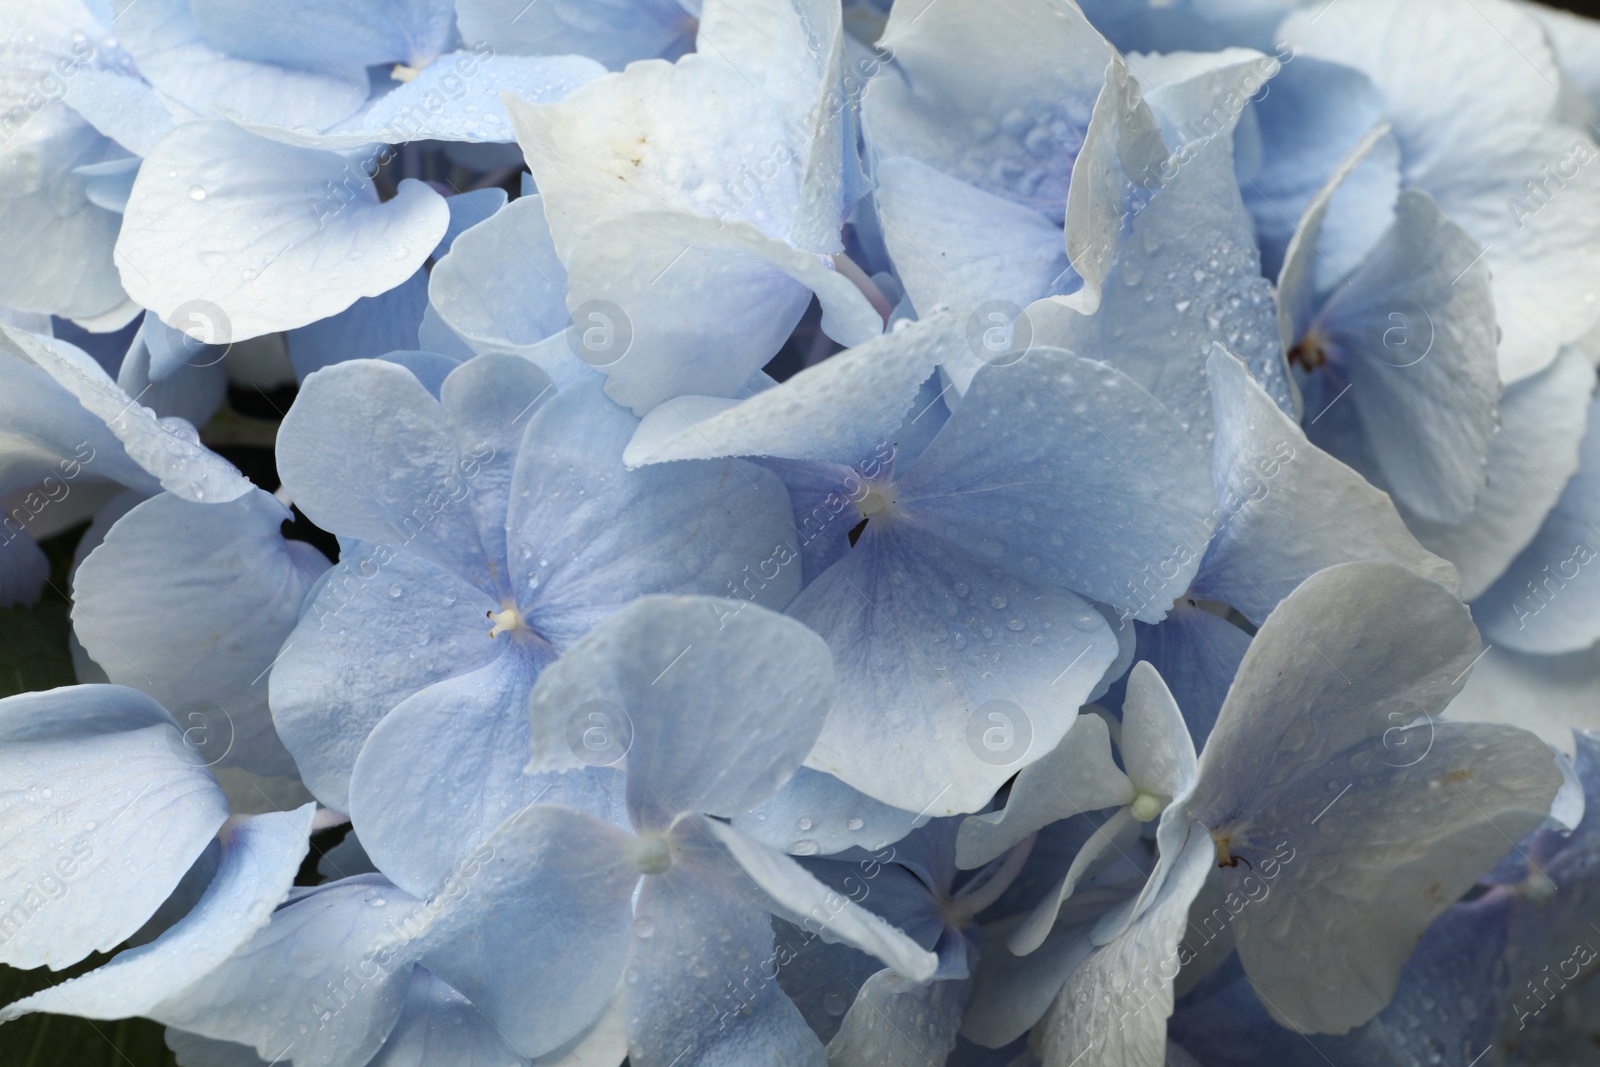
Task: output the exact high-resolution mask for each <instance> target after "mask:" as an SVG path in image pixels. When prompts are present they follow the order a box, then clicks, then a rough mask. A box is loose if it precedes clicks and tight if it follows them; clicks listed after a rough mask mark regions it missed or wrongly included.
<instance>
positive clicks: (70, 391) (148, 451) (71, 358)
mask: <svg viewBox="0 0 1600 1067" xmlns="http://www.w3.org/2000/svg"><path fill="white" fill-rule="evenodd" d="M0 353H3V354H4V355H7V356H10V357H13V358H14V359H19V360H21V361H23V362H24V363H29V364H32V365H33V367H35V368H37V369H38V370H40V371H43V372H44V374H45V375H48V376H49V377H50V378H51V379H53V380H54V383H55V386H56V387H57V388H56V389H54V390H51V389H49V388H47V387H44V384H43V382H42V381H41V380H40V378H39V377H38V376H36V375H34V374H32V373H29V374H28V375H27V376H26V377H25V378H23V380H24V381H26V382H28V383H29V388H28V389H27V390H19V393H21V395H16V396H15V400H14V403H16V404H17V410H16V411H15V413H14V414H13V413H12V412H8V413H7V415H8V424H7V428H8V429H9V430H10V431H11V432H12V433H17V434H19V436H23V437H24V438H31V439H32V440H30V441H29V444H30V445H32V446H33V448H32V449H31V451H34V452H35V455H36V456H37V453H38V452H40V451H42V452H44V454H45V455H47V456H49V459H50V461H54V460H56V459H57V456H58V455H59V456H60V457H68V456H73V457H75V459H76V461H77V462H74V463H72V465H71V466H70V467H67V466H63V467H61V468H60V469H61V471H62V473H63V474H68V473H71V474H72V476H73V477H76V472H77V471H79V470H80V469H81V467H80V466H79V464H80V463H81V465H82V466H90V465H91V464H94V463H95V462H96V460H97V459H99V460H100V462H101V463H102V464H103V465H102V466H100V467H99V468H98V471H99V472H101V473H103V474H104V476H106V477H109V478H111V479H113V480H115V481H118V482H121V483H122V484H124V485H127V486H129V487H131V488H138V489H144V490H146V491H151V492H153V491H154V489H155V486H154V485H153V484H151V483H152V480H154V481H156V482H158V483H159V484H160V486H161V488H163V489H167V490H170V491H171V492H173V493H176V494H177V495H178V496H181V497H183V498H184V499H186V500H196V501H200V500H204V501H208V502H212V503H218V502H222V501H228V500H235V499H237V498H238V497H240V496H242V495H243V494H245V493H246V492H248V491H249V490H250V489H251V488H252V486H251V484H250V482H249V481H248V480H247V479H246V478H245V477H244V476H243V475H241V474H240V473H239V472H238V471H237V470H236V469H235V468H234V467H233V465H232V464H230V463H228V462H227V461H226V460H224V459H223V458H222V457H221V456H218V455H217V454H215V453H214V452H212V451H210V450H209V449H207V448H206V447H204V446H203V445H201V444H200V443H199V441H197V440H195V439H194V436H193V430H192V429H188V428H187V427H186V426H185V427H183V428H181V429H180V428H178V427H174V426H173V425H171V424H170V423H166V422H162V421H160V420H158V419H157V418H156V415H155V413H154V412H152V411H150V410H149V409H148V408H145V407H141V406H140V405H139V404H138V403H136V402H135V401H134V400H133V398H131V397H129V396H128V395H127V394H125V393H123V392H122V390H121V389H119V388H117V386H116V384H115V383H113V382H112V381H111V379H110V378H109V377H107V376H106V373H105V371H103V370H101V369H100V366H99V365H98V364H97V363H95V362H94V360H92V359H90V358H89V357H88V356H87V355H85V354H84V353H83V352H81V351H79V350H78V349H76V348H74V347H72V346H71V345H69V344H66V343H65V342H62V341H55V340H52V339H50V338H43V337H38V336H35V335H33V334H28V333H24V332H22V331H20V330H16V329H13V328H12V327H10V326H7V325H5V324H4V323H0ZM35 390H37V392H35V393H34V395H35V396H38V397H40V398H41V399H42V400H43V402H42V403H40V402H39V401H35V402H34V403H35V404H36V405H38V406H24V405H25V404H27V400H28V396H27V394H28V393H29V392H34V391H35ZM12 395H13V394H11V393H10V391H9V389H8V398H10V397H11V396H12ZM44 398H48V399H44ZM73 401H76V403H73ZM107 431H109V434H108V433H107ZM108 437H110V438H111V439H110V440H107V438H108ZM57 441H59V442H60V444H59V445H58V444H56V442H57ZM102 442H104V444H103V446H102ZM86 447H87V453H86V452H85V448H86ZM118 453H120V455H119V454H118ZM30 458H34V457H30ZM130 460H131V461H132V462H128V461H130ZM12 462H16V459H15V457H13V458H12ZM90 469H91V470H94V469H96V468H95V467H92V466H90ZM30 481H31V479H30ZM24 484H27V483H24Z"/></svg>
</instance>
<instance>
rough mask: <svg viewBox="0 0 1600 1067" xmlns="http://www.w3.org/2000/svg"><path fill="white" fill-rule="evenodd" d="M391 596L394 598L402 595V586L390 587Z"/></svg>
mask: <svg viewBox="0 0 1600 1067" xmlns="http://www.w3.org/2000/svg"><path fill="white" fill-rule="evenodd" d="M389 595H390V596H392V597H397V596H399V595H400V586H399V585H391V586H390V587H389Z"/></svg>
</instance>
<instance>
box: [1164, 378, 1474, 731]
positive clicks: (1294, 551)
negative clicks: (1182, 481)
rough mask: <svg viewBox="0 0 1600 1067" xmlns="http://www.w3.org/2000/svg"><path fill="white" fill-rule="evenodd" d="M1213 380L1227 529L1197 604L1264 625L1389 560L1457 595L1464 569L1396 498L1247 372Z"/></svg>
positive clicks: (1215, 467)
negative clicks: (1425, 541) (1323, 586)
mask: <svg viewBox="0 0 1600 1067" xmlns="http://www.w3.org/2000/svg"><path fill="white" fill-rule="evenodd" d="M1206 377H1207V380H1208V381H1209V382H1210V385H1211V393H1212V405H1213V411H1214V414H1215V417H1216V435H1215V437H1214V439H1213V440H1214V445H1213V451H1212V456H1211V479H1212V484H1213V485H1214V486H1215V488H1216V494H1217V507H1218V520H1217V529H1216V533H1215V534H1214V535H1213V536H1212V540H1211V544H1210V545H1209V546H1208V547H1207V548H1206V554H1205V559H1204V561H1203V562H1202V563H1201V564H1200V572H1199V573H1198V574H1197V575H1195V580H1194V584H1193V586H1192V587H1191V590H1190V592H1191V593H1192V594H1193V595H1194V596H1198V597H1204V598H1208V599H1211V600H1217V601H1221V602H1222V603H1225V604H1228V605H1229V606H1231V607H1234V608H1237V609H1238V610H1239V611H1240V613H1242V614H1243V615H1244V616H1245V617H1246V618H1248V619H1250V620H1251V621H1252V622H1253V623H1255V624H1257V625H1260V623H1261V622H1262V621H1263V620H1264V619H1265V618H1266V617H1267V615H1268V613H1269V612H1271V611H1272V609H1273V608H1274V607H1276V606H1277V604H1278V602H1279V601H1281V600H1282V599H1283V598H1284V597H1286V596H1288V595H1289V593H1291V592H1292V591H1293V590H1294V589H1295V588H1296V587H1297V586H1298V585H1299V584H1300V583H1301V582H1303V581H1304V580H1305V579H1306V578H1309V577H1310V576H1311V575H1312V574H1314V573H1316V572H1317V571H1319V570H1321V569H1322V568H1324V567H1328V566H1332V565H1333V564H1335V563H1344V562H1348V561H1351V560H1357V559H1377V560H1388V561H1389V562H1392V563H1396V564H1398V565H1400V566H1402V567H1405V568H1406V569H1407V570H1410V571H1412V572H1413V573H1415V574H1417V575H1419V576H1421V577H1423V578H1427V579H1429V580H1430V581H1434V582H1438V583H1439V584H1440V585H1443V586H1445V587H1446V588H1449V589H1453V588H1454V587H1455V584H1456V577H1455V571H1454V569H1453V568H1452V567H1451V566H1450V565H1449V564H1448V563H1446V562H1445V561H1444V560H1442V559H1440V558H1439V557H1437V556H1435V555H1433V554H1432V553H1430V552H1428V551H1426V550H1425V549H1423V547H1422V546H1421V545H1419V544H1418V543H1417V541H1416V539H1415V538H1414V537H1413V536H1412V535H1411V533H1410V532H1409V531H1408V530H1407V529H1406V527H1405V524H1404V523H1403V522H1402V521H1401V519H1400V516H1399V514H1398V513H1397V512H1396V510H1395V507H1394V504H1393V503H1391V502H1390V499H1389V497H1388V496H1387V495H1386V494H1384V493H1382V492H1379V491H1378V490H1377V489H1374V488H1373V487H1372V486H1371V485H1369V484H1367V482H1366V481H1365V480H1364V479H1363V478H1362V477H1361V476H1360V475H1359V474H1357V473H1356V472H1355V471H1353V470H1351V469H1350V468H1349V467H1347V466H1345V465H1344V464H1343V463H1341V462H1339V461H1338V460H1337V459H1334V458H1333V457H1332V456H1330V455H1328V454H1327V453H1326V452H1324V451H1322V450H1321V449H1320V448H1318V447H1316V446H1315V445H1313V444H1311V442H1309V441H1308V440H1306V436H1305V434H1304V433H1302V432H1301V430H1300V427H1299V426H1298V425H1296V424H1295V422H1294V420H1293V419H1291V418H1289V417H1288V416H1287V415H1285V414H1284V413H1283V410H1282V409H1281V408H1279V407H1278V405H1277V404H1275V403H1273V401H1272V399H1271V398H1270V397H1269V396H1268V395H1267V394H1266V392H1265V391H1264V390H1263V389H1262V388H1261V386H1260V385H1258V384H1257V383H1256V381H1255V380H1254V379H1252V378H1251V377H1250V374H1249V372H1248V371H1246V370H1245V368H1244V366H1243V364H1241V363H1240V362H1239V361H1238V360H1236V359H1234V358H1233V357H1232V356H1229V355H1228V354H1227V353H1225V352H1220V351H1217V352H1213V353H1212V355H1211V358H1210V359H1209V360H1208V361H1207V366H1206ZM1184 710H1185V711H1186V712H1187V711H1188V710H1189V709H1188V708H1185V709H1184Z"/></svg>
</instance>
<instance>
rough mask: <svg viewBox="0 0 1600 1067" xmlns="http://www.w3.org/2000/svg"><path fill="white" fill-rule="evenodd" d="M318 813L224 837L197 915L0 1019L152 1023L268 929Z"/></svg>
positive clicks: (274, 816) (284, 816) (281, 815)
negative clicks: (43, 1016) (44, 1016)
mask: <svg viewBox="0 0 1600 1067" xmlns="http://www.w3.org/2000/svg"><path fill="white" fill-rule="evenodd" d="M314 814H315V805H311V804H307V805H305V806H304V807H302V808H299V809H297V810H295V811H289V812H274V813H271V814H267V815H256V816H253V817H251V818H249V819H246V820H245V821H244V822H241V823H239V824H238V825H237V826H235V827H233V828H232V829H230V830H228V831H227V832H226V833H224V835H223V843H222V849H221V862H220V865H218V866H216V868H215V874H214V875H213V876H212V878H211V879H210V881H209V882H208V883H207V884H206V885H205V886H204V887H203V888H204V891H203V893H202V895H201V896H200V898H199V900H198V901H196V902H195V904H194V906H193V908H192V909H191V910H189V911H188V913H187V914H185V915H184V916H182V917H181V918H180V919H179V920H178V921H177V922H176V923H174V924H173V925H172V926H171V927H169V928H168V929H167V930H166V931H164V932H163V933H162V934H161V936H160V937H158V938H156V939H155V940H154V941H151V942H150V943H149V944H144V945H140V946H139V947H138V948H132V949H129V950H128V951H126V952H122V953H118V955H117V956H116V957H115V958H114V959H112V960H111V962H110V963H107V964H106V965H105V966H103V967H100V968H98V969H96V970H93V971H90V972H89V973H88V974H85V975H83V976H81V977H78V978H73V979H70V980H68V981H66V982H62V983H61V984H60V985H56V986H52V987H51V988H49V989H46V990H43V991H42V992H39V993H35V994H34V995H33V996H31V997H27V998H25V999H23V1000H19V1001H17V1002H16V1003H14V1004H12V1005H10V1006H9V1007H7V1008H6V1009H5V1010H4V1011H3V1012H0V1018H6V1019H14V1018H17V1017H18V1016H21V1015H24V1014H27V1013H28V1012H32V1011H48V1012H55V1013H56V1014H59V1015H78V1016H82V1017H83V1018H86V1019H121V1018H125V1017H127V1016H130V1015H148V1014H150V1013H152V1012H155V1011H158V1010H160V1006H161V1005H162V1004H163V1003H164V1002H167V1001H169V1000H171V999H174V998H182V996H183V995H184V993H185V991H186V990H189V989H190V988H191V987H194V986H196V985H197V984H200V983H203V982H205V981H206V980H207V977H208V975H209V974H210V973H211V971H212V970H213V969H214V968H217V967H220V966H223V965H224V964H225V961H227V960H228V958H229V957H231V956H232V955H233V954H234V952H236V951H237V950H238V949H239V947H240V946H241V945H243V944H244V943H245V941H247V940H248V939H249V938H250V937H251V936H252V935H253V934H254V933H255V932H256V931H257V930H259V929H261V928H262V927H263V926H265V925H267V922H268V919H269V917H270V916H271V914H272V910H273V909H274V908H276V907H277V906H278V904H279V903H281V902H282V901H283V898H284V896H285V894H287V893H288V892H289V887H290V885H291V884H292V883H293V881H294V876H295V872H296V871H297V870H299V868H300V862H301V861H302V860H303V859H305V856H306V849H307V847H308V838H309V835H310V833H311V819H312V816H313V815H314Z"/></svg>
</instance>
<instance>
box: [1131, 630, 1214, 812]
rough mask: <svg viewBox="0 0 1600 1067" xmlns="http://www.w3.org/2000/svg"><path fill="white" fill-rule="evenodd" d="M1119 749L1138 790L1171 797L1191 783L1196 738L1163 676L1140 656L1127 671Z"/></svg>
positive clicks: (1182, 791)
mask: <svg viewBox="0 0 1600 1067" xmlns="http://www.w3.org/2000/svg"><path fill="white" fill-rule="evenodd" d="M1127 694H1128V695H1127V697H1126V699H1125V700H1124V702H1123V705H1122V734H1121V736H1120V737H1118V738H1117V751H1118V752H1120V753H1121V754H1122V765H1123V766H1124V767H1126V768H1127V770H1128V779H1129V781H1131V782H1132V783H1133V787H1134V788H1135V789H1137V790H1139V791H1140V792H1141V793H1151V794H1154V795H1155V796H1158V797H1166V798H1173V797H1177V796H1180V795H1182V794H1184V793H1186V792H1188V790H1189V787H1190V786H1192V785H1193V784H1194V775H1195V754H1194V742H1193V741H1192V740H1190V738H1189V731H1188V730H1187V729H1186V728H1185V727H1184V721H1183V714H1182V713H1181V712H1180V711H1179V710H1178V703H1177V701H1175V700H1173V699H1172V692H1171V691H1170V690H1169V689H1168V688H1167V683H1166V682H1164V681H1162V679H1161V675H1160V674H1158V673H1156V669H1155V668H1154V667H1153V666H1151V665H1150V664H1149V663H1148V662H1146V661H1143V660H1141V661H1140V662H1138V663H1135V664H1134V665H1133V670H1132V671H1130V672H1129V673H1128V687H1127Z"/></svg>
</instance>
